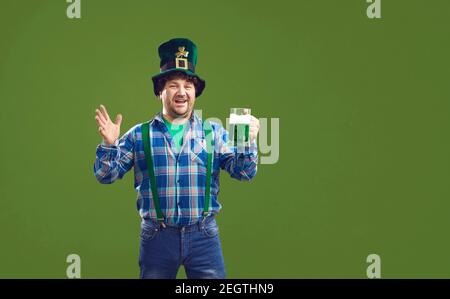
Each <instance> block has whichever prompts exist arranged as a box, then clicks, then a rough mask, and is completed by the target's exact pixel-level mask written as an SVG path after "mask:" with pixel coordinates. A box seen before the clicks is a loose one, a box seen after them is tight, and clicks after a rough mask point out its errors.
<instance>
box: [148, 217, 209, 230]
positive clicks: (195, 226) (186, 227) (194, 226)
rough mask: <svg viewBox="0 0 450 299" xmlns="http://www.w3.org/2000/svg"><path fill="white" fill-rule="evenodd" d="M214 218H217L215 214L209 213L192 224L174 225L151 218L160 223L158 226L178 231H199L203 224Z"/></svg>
mask: <svg viewBox="0 0 450 299" xmlns="http://www.w3.org/2000/svg"><path fill="white" fill-rule="evenodd" d="M212 218H215V214H209V215H207V216H203V217H202V218H200V219H199V220H198V221H197V222H195V223H193V224H190V225H181V226H180V225H173V224H168V223H166V222H162V221H156V220H153V219H152V220H151V221H153V222H155V223H157V224H158V226H159V227H160V228H161V229H169V230H176V231H183V232H184V231H186V232H187V231H197V230H201V229H202V226H203V225H204V224H205V223H207V222H209V221H212Z"/></svg>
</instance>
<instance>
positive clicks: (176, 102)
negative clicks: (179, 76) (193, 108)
mask: <svg viewBox="0 0 450 299" xmlns="http://www.w3.org/2000/svg"><path fill="white" fill-rule="evenodd" d="M186 102H187V100H175V104H177V105H183V104H184V103H186Z"/></svg>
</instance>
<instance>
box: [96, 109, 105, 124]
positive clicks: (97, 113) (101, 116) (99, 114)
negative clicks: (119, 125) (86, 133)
mask: <svg viewBox="0 0 450 299" xmlns="http://www.w3.org/2000/svg"><path fill="white" fill-rule="evenodd" d="M95 114H96V115H97V116H98V117H99V119H101V120H102V121H103V122H104V123H106V122H107V121H106V118H105V116H104V115H103V113H101V112H100V110H98V109H95Z"/></svg>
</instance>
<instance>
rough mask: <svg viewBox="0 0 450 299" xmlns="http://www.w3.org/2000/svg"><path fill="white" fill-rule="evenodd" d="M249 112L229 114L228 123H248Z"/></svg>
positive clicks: (249, 118)
mask: <svg viewBox="0 0 450 299" xmlns="http://www.w3.org/2000/svg"><path fill="white" fill-rule="evenodd" d="M250 120H251V116H250V114H244V115H237V114H235V113H231V114H230V124H246V125H248V124H250Z"/></svg>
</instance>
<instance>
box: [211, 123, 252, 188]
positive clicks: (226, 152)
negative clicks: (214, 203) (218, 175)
mask: <svg viewBox="0 0 450 299" xmlns="http://www.w3.org/2000/svg"><path fill="white" fill-rule="evenodd" d="M215 132H216V133H217V136H218V138H215V140H216V142H217V143H216V144H217V147H218V152H219V159H220V167H221V168H222V169H224V170H226V171H227V172H228V173H229V174H230V176H231V177H232V178H235V179H237V180H245V181H250V180H251V179H253V178H254V177H255V175H256V172H257V162H258V146H257V144H256V140H254V141H252V142H251V143H250V146H246V147H245V148H244V151H243V152H238V151H237V148H236V147H233V146H229V145H228V132H227V131H226V130H225V129H224V128H223V127H221V126H219V128H218V129H217V130H215Z"/></svg>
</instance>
